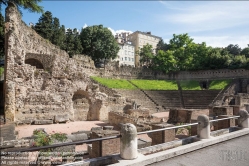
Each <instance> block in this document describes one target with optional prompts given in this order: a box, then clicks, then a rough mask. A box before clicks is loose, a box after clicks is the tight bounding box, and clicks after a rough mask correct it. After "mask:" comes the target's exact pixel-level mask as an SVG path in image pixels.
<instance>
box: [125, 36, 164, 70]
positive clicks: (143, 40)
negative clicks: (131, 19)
mask: <svg viewBox="0 0 249 166" xmlns="http://www.w3.org/2000/svg"><path fill="white" fill-rule="evenodd" d="M127 40H128V41H131V42H132V43H133V44H134V46H135V52H137V51H139V50H140V48H143V46H144V45H146V44H150V45H152V48H153V52H154V53H156V46H157V44H158V42H159V41H160V40H161V37H158V36H155V35H152V34H151V32H140V31H136V32H134V33H132V34H130V35H129V36H128V38H127ZM139 60H140V57H139V56H135V66H136V67H137V66H140V62H139Z"/></svg>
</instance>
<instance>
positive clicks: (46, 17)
mask: <svg viewBox="0 0 249 166" xmlns="http://www.w3.org/2000/svg"><path fill="white" fill-rule="evenodd" d="M34 29H35V31H36V32H37V33H38V34H39V35H41V36H42V37H43V38H45V39H48V40H49V41H52V36H53V16H52V13H51V12H50V11H46V12H45V13H44V14H42V16H41V17H40V18H39V21H38V23H36V24H35V26H34Z"/></svg>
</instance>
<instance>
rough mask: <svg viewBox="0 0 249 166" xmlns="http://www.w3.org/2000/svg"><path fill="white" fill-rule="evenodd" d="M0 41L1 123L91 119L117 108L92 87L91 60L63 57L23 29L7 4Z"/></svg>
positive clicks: (63, 53) (23, 25)
mask: <svg viewBox="0 0 249 166" xmlns="http://www.w3.org/2000/svg"><path fill="white" fill-rule="evenodd" d="M5 39H6V40H5V46H6V47H5V48H6V56H5V63H6V65H5V83H4V89H5V91H4V94H5V118H6V121H16V122H20V123H33V122H34V121H39V120H40V121H41V120H46V121H43V122H44V123H46V122H48V123H51V121H52V122H53V121H54V119H55V117H56V116H58V115H60V117H57V119H60V120H61V121H67V120H97V119H99V118H101V117H102V114H105V115H106V116H103V117H104V119H106V118H107V114H108V111H110V110H112V109H114V108H115V109H121V110H122V106H123V105H122V104H123V102H113V101H111V100H110V99H109V96H107V95H106V94H104V93H102V92H100V91H99V88H98V87H96V86H94V85H93V83H92V81H91V79H90V78H89V74H91V75H97V74H98V73H97V71H96V70H95V67H94V63H93V61H92V60H91V58H89V57H87V56H84V55H76V56H74V58H69V55H68V54H67V53H66V52H65V51H63V50H60V49H59V48H58V47H57V46H55V45H53V44H51V43H50V42H49V41H48V40H46V39H43V38H42V37H41V36H39V35H38V34H37V33H36V32H35V31H34V30H33V29H31V28H30V27H28V26H27V25H25V23H24V22H23V21H22V20H21V15H20V13H19V12H18V11H17V8H16V7H15V6H14V5H13V4H9V6H8V7H7V8H6V29H5ZM119 103H122V104H119ZM112 106H114V108H113V107H112ZM63 117H65V119H64V120H63ZM104 119H99V120H104Z"/></svg>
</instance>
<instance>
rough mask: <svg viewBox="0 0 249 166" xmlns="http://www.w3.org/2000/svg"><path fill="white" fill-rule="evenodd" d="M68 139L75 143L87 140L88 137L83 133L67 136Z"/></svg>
mask: <svg viewBox="0 0 249 166" xmlns="http://www.w3.org/2000/svg"><path fill="white" fill-rule="evenodd" d="M67 138H68V139H70V140H72V141H73V142H75V141H82V140H87V139H88V136H87V134H86V133H82V134H73V135H67Z"/></svg>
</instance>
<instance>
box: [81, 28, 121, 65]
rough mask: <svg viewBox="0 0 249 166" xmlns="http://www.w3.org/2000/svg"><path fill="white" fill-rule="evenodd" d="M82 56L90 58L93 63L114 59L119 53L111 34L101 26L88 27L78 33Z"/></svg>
mask: <svg viewBox="0 0 249 166" xmlns="http://www.w3.org/2000/svg"><path fill="white" fill-rule="evenodd" d="M80 39H81V44H82V47H83V51H82V53H83V54H86V55H88V56H90V57H91V58H92V59H93V60H94V62H95V63H97V62H99V61H101V60H103V59H104V61H106V60H107V59H115V58H116V57H117V53H118V51H119V47H118V44H117V42H116V40H115V38H114V36H113V35H112V32H111V31H110V30H109V29H108V28H106V27H103V25H94V26H88V27H86V28H84V29H82V31H81V33H80Z"/></svg>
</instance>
